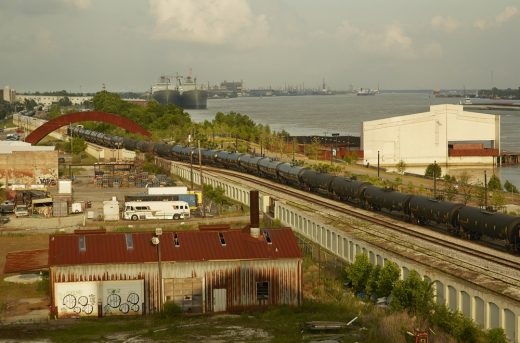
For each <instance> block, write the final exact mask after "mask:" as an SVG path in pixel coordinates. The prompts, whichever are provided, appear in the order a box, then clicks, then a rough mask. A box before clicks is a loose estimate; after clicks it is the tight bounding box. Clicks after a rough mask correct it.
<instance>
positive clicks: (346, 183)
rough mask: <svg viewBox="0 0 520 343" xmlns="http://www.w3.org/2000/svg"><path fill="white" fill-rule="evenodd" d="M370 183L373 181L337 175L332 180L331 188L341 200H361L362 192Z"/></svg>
mask: <svg viewBox="0 0 520 343" xmlns="http://www.w3.org/2000/svg"><path fill="white" fill-rule="evenodd" d="M370 185H371V183H369V182H365V181H358V180H352V179H347V178H344V177H341V176H337V177H335V178H334V179H333V180H332V184H331V185H330V189H331V191H332V193H333V194H334V195H336V196H338V197H339V198H340V199H341V200H347V201H351V202H359V200H360V199H361V194H362V192H363V191H364V190H365V188H367V187H368V186H370Z"/></svg>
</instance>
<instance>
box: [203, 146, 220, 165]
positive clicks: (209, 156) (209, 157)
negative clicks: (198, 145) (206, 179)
mask: <svg viewBox="0 0 520 343" xmlns="http://www.w3.org/2000/svg"><path fill="white" fill-rule="evenodd" d="M201 154H202V163H204V164H209V165H213V164H214V163H215V159H216V158H217V154H218V150H212V149H204V150H202V151H201Z"/></svg>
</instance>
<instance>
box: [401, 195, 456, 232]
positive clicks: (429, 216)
mask: <svg viewBox="0 0 520 343" xmlns="http://www.w3.org/2000/svg"><path fill="white" fill-rule="evenodd" d="M463 206H464V205H463V204H459V203H453V202H449V201H442V200H437V199H431V198H428V197H424V196H419V195H414V196H413V197H412V198H411V199H410V205H409V207H410V217H411V219H412V221H414V222H416V223H418V224H427V223H428V222H434V223H437V224H446V225H447V226H448V229H449V231H452V230H454V229H455V228H456V227H457V219H458V217H457V215H458V213H459V210H460V209H461V208H462V207H463Z"/></svg>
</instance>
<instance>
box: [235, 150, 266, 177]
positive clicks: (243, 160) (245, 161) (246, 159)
mask: <svg viewBox="0 0 520 343" xmlns="http://www.w3.org/2000/svg"><path fill="white" fill-rule="evenodd" d="M264 158H265V157H262V156H251V155H249V154H243V155H242V156H240V157H239V158H238V166H239V167H240V169H242V170H243V171H246V172H248V173H252V174H256V175H257V174H259V173H260V170H259V169H258V162H259V161H260V160H262V159H264Z"/></svg>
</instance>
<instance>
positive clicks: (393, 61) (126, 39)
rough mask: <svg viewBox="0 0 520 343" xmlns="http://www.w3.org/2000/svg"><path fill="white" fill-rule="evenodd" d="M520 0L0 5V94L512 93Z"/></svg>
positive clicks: (101, 0) (76, 0)
mask: <svg viewBox="0 0 520 343" xmlns="http://www.w3.org/2000/svg"><path fill="white" fill-rule="evenodd" d="M519 32H520V1H518V0H516V1H506V0H493V1H490V0H471V1H469V0H436V1H425V0H392V1H389V0H371V1H347V0H320V1H316V0H262V1H255V0H182V1H180V0H131V1H129V0H2V1H0V86H6V85H9V86H10V87H12V88H14V89H16V90H17V91H18V92H24V91H51V90H63V89H64V90H67V91H69V92H96V91H99V90H101V89H102V87H103V84H104V85H105V87H106V89H107V90H109V91H117V92H123V91H135V92H143V91H147V90H149V89H150V87H151V86H152V85H153V84H154V83H155V82H157V80H158V78H159V76H160V75H181V76H187V75H189V73H190V71H191V75H192V76H194V77H197V82H198V83H204V84H208V83H209V84H210V85H215V84H218V83H220V82H222V81H224V80H226V81H238V80H241V81H243V82H244V87H246V88H250V89H253V88H268V87H272V88H275V89H280V88H283V87H286V86H287V87H289V86H292V87H302V86H304V87H305V88H318V87H321V84H322V82H323V80H324V81H325V83H326V85H327V87H328V88H330V89H333V90H346V89H349V87H351V85H352V87H354V88H355V89H359V88H361V87H363V88H377V87H378V86H379V87H380V88H381V89H463V88H467V89H475V88H487V89H489V88H491V87H498V88H509V87H511V88H518V87H519V86H520V39H519V38H518V33H519Z"/></svg>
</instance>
